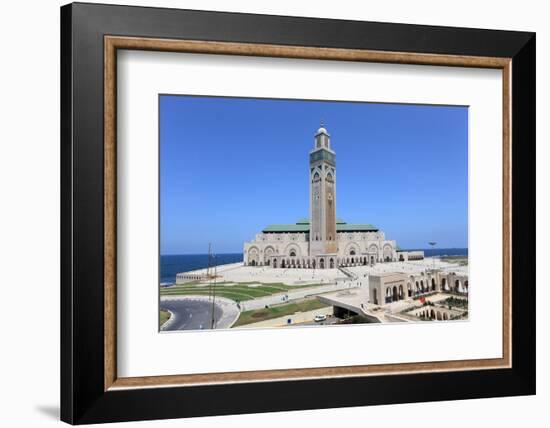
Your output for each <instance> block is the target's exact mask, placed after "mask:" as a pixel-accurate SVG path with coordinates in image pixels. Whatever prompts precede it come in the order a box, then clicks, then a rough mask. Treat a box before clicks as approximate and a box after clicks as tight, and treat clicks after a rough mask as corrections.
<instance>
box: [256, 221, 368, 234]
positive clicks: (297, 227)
mask: <svg viewBox="0 0 550 428" xmlns="http://www.w3.org/2000/svg"><path fill="white" fill-rule="evenodd" d="M336 231H337V232H376V231H378V228H377V227H376V226H373V225H372V224H349V223H346V222H345V221H343V220H342V219H337V220H336ZM263 232H265V233H300V232H302V233H304V232H305V233H307V232H309V220H308V219H301V220H299V221H298V222H297V223H296V224H271V225H269V226H267V227H266V228H264V230H263Z"/></svg>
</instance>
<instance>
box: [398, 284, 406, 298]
mask: <svg viewBox="0 0 550 428" xmlns="http://www.w3.org/2000/svg"><path fill="white" fill-rule="evenodd" d="M404 298H405V297H404V296H403V285H400V286H399V300H403V299H404Z"/></svg>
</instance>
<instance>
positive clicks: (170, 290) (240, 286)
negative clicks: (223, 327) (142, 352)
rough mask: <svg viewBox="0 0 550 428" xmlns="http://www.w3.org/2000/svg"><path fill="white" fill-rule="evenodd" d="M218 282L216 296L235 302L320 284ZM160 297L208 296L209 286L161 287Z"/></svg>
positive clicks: (182, 285) (181, 285)
mask: <svg viewBox="0 0 550 428" xmlns="http://www.w3.org/2000/svg"><path fill="white" fill-rule="evenodd" d="M224 284H232V283H230V282H218V283H217V284H216V286H215V287H216V296H221V297H226V298H228V299H232V300H235V301H239V302H242V301H245V300H250V299H256V298H258V297H264V296H271V295H272V294H279V293H281V294H283V293H286V292H287V291H289V290H296V289H300V288H306V287H314V286H316V285H320V284H302V285H296V286H289V285H285V284H283V283H272V284H270V283H259V282H247V283H244V282H241V283H235V285H224ZM251 284H261V285H259V286H255V287H251V286H250V285H251ZM160 294H161V295H162V296H182V295H193V294H194V295H200V296H208V295H209V294H210V286H209V285H197V284H196V283H195V284H179V285H175V286H172V287H163V288H161V289H160Z"/></svg>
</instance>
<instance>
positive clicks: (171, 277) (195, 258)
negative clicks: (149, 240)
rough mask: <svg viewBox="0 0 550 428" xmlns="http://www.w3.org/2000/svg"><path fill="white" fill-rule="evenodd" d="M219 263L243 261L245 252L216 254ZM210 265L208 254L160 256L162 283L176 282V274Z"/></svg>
mask: <svg viewBox="0 0 550 428" xmlns="http://www.w3.org/2000/svg"><path fill="white" fill-rule="evenodd" d="M216 261H217V264H218V265H226V264H229V263H237V262H242V261H243V253H228V254H216ZM207 267H208V254H181V255H168V256H160V283H161V284H163V283H170V284H171V283H174V282H176V274H178V273H180V272H189V271H190V270H197V269H204V268H207Z"/></svg>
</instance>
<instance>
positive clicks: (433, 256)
mask: <svg viewBox="0 0 550 428" xmlns="http://www.w3.org/2000/svg"><path fill="white" fill-rule="evenodd" d="M428 244H430V245H431V246H432V261H433V269H434V270H435V249H434V247H435V244H437V242H435V241H430V242H428Z"/></svg>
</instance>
